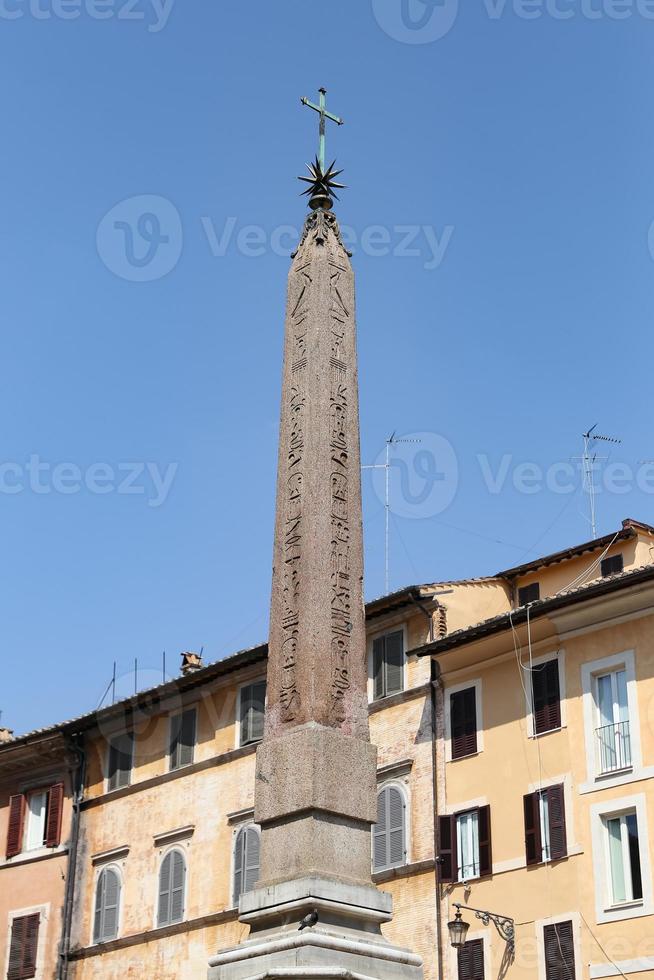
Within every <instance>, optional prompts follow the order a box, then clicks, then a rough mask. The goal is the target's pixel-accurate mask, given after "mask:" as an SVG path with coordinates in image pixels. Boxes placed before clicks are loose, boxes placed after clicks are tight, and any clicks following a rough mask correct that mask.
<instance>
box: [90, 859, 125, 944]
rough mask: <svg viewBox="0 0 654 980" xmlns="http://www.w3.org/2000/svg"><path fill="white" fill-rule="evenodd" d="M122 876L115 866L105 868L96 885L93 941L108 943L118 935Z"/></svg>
mask: <svg viewBox="0 0 654 980" xmlns="http://www.w3.org/2000/svg"><path fill="white" fill-rule="evenodd" d="M119 907H120V876H119V874H118V872H117V871H116V870H115V869H114V868H103V870H102V871H101V872H100V875H99V877H98V883H97V885H96V887H95V919H94V921H93V942H94V943H106V942H109V940H110V939H115V938H116V936H117V935H118V910H119Z"/></svg>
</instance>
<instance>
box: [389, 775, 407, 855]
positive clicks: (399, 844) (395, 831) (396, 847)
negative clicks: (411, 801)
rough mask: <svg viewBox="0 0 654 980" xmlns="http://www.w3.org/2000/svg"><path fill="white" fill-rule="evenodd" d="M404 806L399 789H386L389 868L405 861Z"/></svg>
mask: <svg viewBox="0 0 654 980" xmlns="http://www.w3.org/2000/svg"><path fill="white" fill-rule="evenodd" d="M405 816H406V807H405V803H404V799H403V797H402V794H401V793H400V791H399V789H395V788H394V787H392V786H391V787H389V790H388V863H389V866H390V867H391V868H395V867H397V866H398V865H401V864H404V863H405V861H406V819H405Z"/></svg>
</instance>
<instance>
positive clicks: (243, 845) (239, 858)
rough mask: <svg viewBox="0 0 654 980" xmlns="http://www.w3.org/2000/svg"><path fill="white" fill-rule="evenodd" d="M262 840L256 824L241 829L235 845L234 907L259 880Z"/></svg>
mask: <svg viewBox="0 0 654 980" xmlns="http://www.w3.org/2000/svg"><path fill="white" fill-rule="evenodd" d="M260 851H261V838H260V836H259V828H258V827H255V826H254V824H248V826H247V827H241V829H240V830H239V832H238V834H237V835H236V842H235V844H234V896H233V898H234V905H238V900H239V898H240V897H241V895H243V893H244V892H249V891H252V889H253V888H254V886H255V885H256V883H257V881H258V880H259V854H260Z"/></svg>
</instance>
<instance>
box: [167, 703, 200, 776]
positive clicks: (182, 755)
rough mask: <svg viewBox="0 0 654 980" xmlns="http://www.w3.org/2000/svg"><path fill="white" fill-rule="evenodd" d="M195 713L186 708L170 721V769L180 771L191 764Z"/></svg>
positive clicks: (193, 710)
mask: <svg viewBox="0 0 654 980" xmlns="http://www.w3.org/2000/svg"><path fill="white" fill-rule="evenodd" d="M196 718H197V713H196V710H195V708H188V709H187V710H186V711H182V713H181V714H179V715H173V716H172V717H171V719H170V769H171V770H173V769H181V767H182V766H190V765H191V763H192V762H193V752H194V749H195V728H196Z"/></svg>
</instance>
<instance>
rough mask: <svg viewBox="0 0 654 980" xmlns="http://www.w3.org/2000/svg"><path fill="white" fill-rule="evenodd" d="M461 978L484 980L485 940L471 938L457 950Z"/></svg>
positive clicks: (464, 979) (461, 979)
mask: <svg viewBox="0 0 654 980" xmlns="http://www.w3.org/2000/svg"><path fill="white" fill-rule="evenodd" d="M457 964H458V973H459V980H484V941H483V939H471V940H470V942H467V943H466V944H465V945H464V946H462V947H461V948H460V949H459V950H458V951H457Z"/></svg>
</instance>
